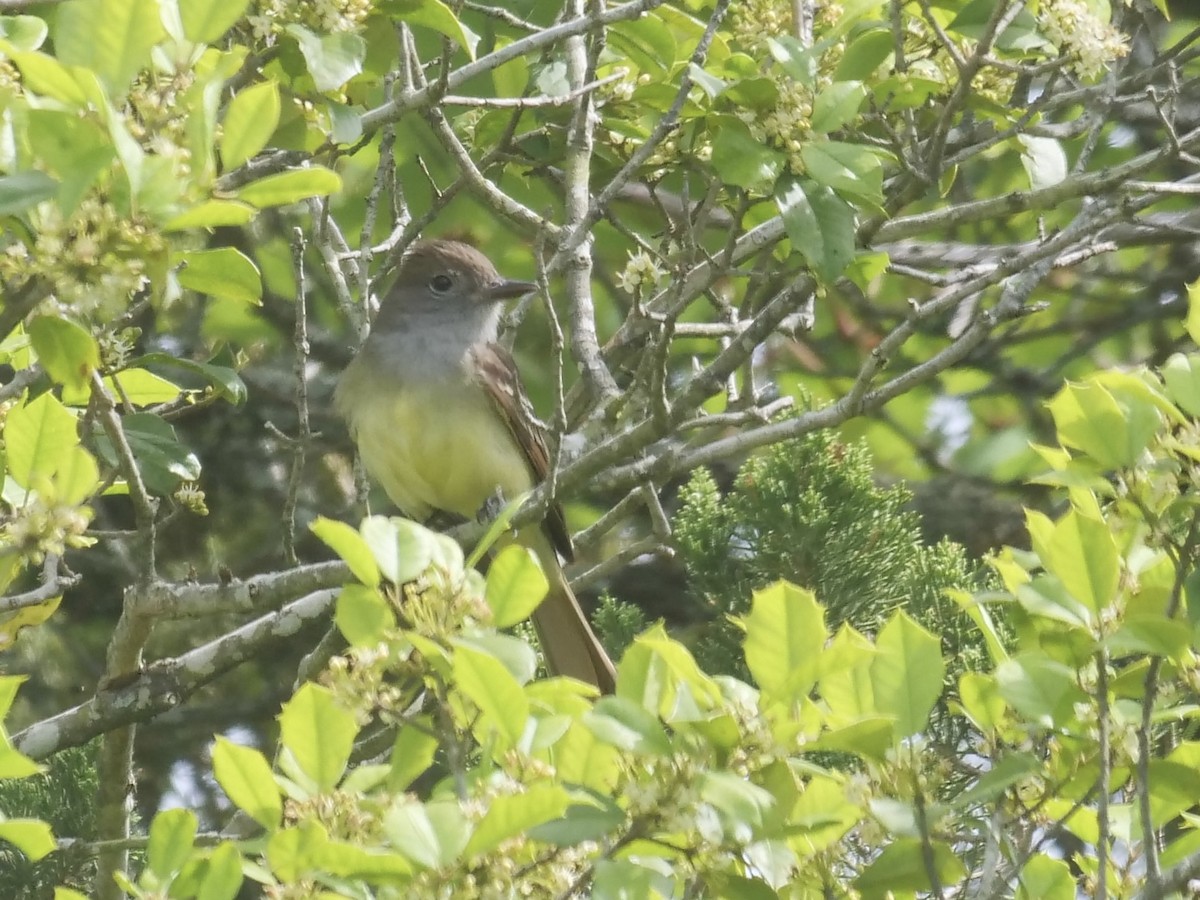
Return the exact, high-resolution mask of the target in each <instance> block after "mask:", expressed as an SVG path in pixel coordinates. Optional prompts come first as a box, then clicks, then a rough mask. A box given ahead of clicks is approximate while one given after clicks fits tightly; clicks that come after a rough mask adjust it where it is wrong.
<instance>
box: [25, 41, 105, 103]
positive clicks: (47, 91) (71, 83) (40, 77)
mask: <svg viewBox="0 0 1200 900" xmlns="http://www.w3.org/2000/svg"><path fill="white" fill-rule="evenodd" d="M12 59H13V62H15V63H16V64H17V68H19V69H20V70H21V78H22V81H23V83H24V87H25V89H26V90H27V91H30V92H32V93H34V94H39V95H41V96H44V97H52V98H53V99H55V100H60V101H62V102H63V103H65V104H67V105H68V106H71V107H76V108H78V107H84V106H87V105H88V103H89V102H90V97H89V96H88V93H87V91H85V90H84V89H83V87H82V86H81V85H80V83H79V81H78V80H77V79H76V78H75V76H74V75H73V74H72V72H71V70H70V69H68V68H67V67H66V66H64V65H63V64H62V63H61V62H59V61H58V60H57V59H55V58H54V57H53V56H48V55H47V54H45V53H14V54H13V55H12Z"/></svg>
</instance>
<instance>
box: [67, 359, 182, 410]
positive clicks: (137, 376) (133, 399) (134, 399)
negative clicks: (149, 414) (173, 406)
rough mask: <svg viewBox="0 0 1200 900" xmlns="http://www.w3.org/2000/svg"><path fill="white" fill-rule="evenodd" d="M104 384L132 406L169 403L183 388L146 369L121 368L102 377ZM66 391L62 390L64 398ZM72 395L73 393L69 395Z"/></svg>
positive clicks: (176, 397)
mask: <svg viewBox="0 0 1200 900" xmlns="http://www.w3.org/2000/svg"><path fill="white" fill-rule="evenodd" d="M104 386H105V387H106V388H107V389H108V391H109V392H110V393H112V394H115V395H116V396H117V397H119V398H120V399H121V400H127V401H129V402H130V403H132V404H133V405H134V406H151V405H152V404H155V403H170V402H171V401H173V400H178V399H179V397H180V396H182V395H183V388H181V387H180V386H179V385H177V384H175V382H173V381H167V379H165V378H163V377H161V376H159V375H155V374H154V373H153V372H149V371H147V370H146V369H139V368H129V369H122V370H121V371H120V372H117V373H115V374H113V375H108V376H106V377H105V378H104ZM67 396H68V395H67V392H66V391H64V392H63V397H64V399H65V398H66V397H67ZM71 396H74V395H71Z"/></svg>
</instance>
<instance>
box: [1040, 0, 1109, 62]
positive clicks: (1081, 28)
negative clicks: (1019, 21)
mask: <svg viewBox="0 0 1200 900" xmlns="http://www.w3.org/2000/svg"><path fill="white" fill-rule="evenodd" d="M1038 19H1039V22H1040V24H1041V26H1042V32H1043V33H1044V34H1045V36H1046V39H1047V40H1049V41H1050V42H1052V43H1054V44H1057V45H1058V46H1059V47H1060V48H1061V49H1062V51H1063V53H1065V54H1067V55H1070V56H1071V57H1073V62H1072V68H1073V69H1074V71H1075V74H1076V75H1078V76H1079V77H1080V78H1086V79H1094V78H1096V77H1098V76H1099V75H1100V74H1101V73H1102V72H1103V71H1104V69H1105V67H1106V66H1107V65H1108V64H1109V63H1111V62H1112V61H1113V60H1117V59H1121V58H1122V57H1123V56H1125V55H1126V54H1127V53H1128V52H1129V44H1128V42H1127V40H1126V38H1125V35H1123V34H1122V33H1121V32H1120V31H1119V30H1117V29H1116V28H1114V27H1113V25H1112V24H1111V23H1109V22H1104V21H1101V19H1100V18H1099V17H1098V16H1097V15H1096V14H1095V13H1094V12H1093V11H1092V8H1091V6H1090V5H1089V4H1088V3H1087V2H1086V0H1050V2H1048V3H1044V4H1043V5H1042V9H1041V13H1040V15H1039V16H1038Z"/></svg>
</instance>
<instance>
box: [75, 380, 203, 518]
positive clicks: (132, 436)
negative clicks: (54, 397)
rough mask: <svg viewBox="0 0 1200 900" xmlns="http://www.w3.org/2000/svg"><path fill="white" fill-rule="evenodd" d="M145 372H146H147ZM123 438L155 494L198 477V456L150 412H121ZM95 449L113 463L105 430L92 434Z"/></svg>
mask: <svg viewBox="0 0 1200 900" xmlns="http://www.w3.org/2000/svg"><path fill="white" fill-rule="evenodd" d="M147 374H148V373H147ZM121 423H122V425H123V426H124V428H125V438H126V440H127V441H128V442H129V447H130V449H131V450H132V451H133V456H134V459H135V460H136V461H137V464H138V468H139V469H140V470H141V473H142V479H143V480H144V481H145V482H146V486H147V487H148V488H149V489H150V490H151V491H153V492H154V493H156V494H163V495H166V494H170V493H172V492H174V490H175V488H176V487H178V486H179V482H180V481H195V480H196V479H197V478H199V477H200V460H198V459H197V458H196V455H195V454H194V453H192V452H191V451H190V450H188V449H187V448H186V447H184V446H183V445H182V444H181V443H179V440H178V438H176V436H175V429H174V428H173V427H171V425H170V424H169V423H167V422H166V421H165V420H164V419H162V417H160V416H157V415H155V414H154V413H145V412H143V413H132V414H129V415H126V416H123V417H122V419H121ZM95 440H96V449H97V451H99V453H100V455H101V456H102V457H103V458H104V461H105V462H107V463H108V464H109V465H110V466H113V467H116V466H117V455H116V452H115V451H114V450H113V446H112V442H111V441H110V440H109V439H108V435H107V434H103V433H100V434H97V435H96V438H95Z"/></svg>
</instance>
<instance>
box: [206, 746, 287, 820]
mask: <svg viewBox="0 0 1200 900" xmlns="http://www.w3.org/2000/svg"><path fill="white" fill-rule="evenodd" d="M212 759H213V774H214V775H215V776H216V779H217V783H218V784H219V785H221V789H222V790H224V791H225V793H226V794H227V795H228V796H229V799H230V800H232V801H233V803H234V805H235V806H237V808H238V809H240V810H242V811H244V812H245V813H246V814H247V815H248V816H250V818H252V819H254V821H256V822H258V824H260V825H262V826H263V827H264V828H266V829H268V830H270V829H273V828H276V827H277V826H278V825H279V819H280V816H282V815H283V803H282V801H281V800H280V797H279V788H278V787H276V785H275V778H274V776H273V775H272V773H271V764H270V763H268V762H267V760H266V757H264V756H263V755H262V754H261V753H260V752H259V751H257V750H255V749H254V748H253V747H243V746H241V745H240V744H235V743H233V742H232V741H230V740H227V739H226V738H223V737H218V738H217V741H216V743H215V744H214V745H213V750H212Z"/></svg>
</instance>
